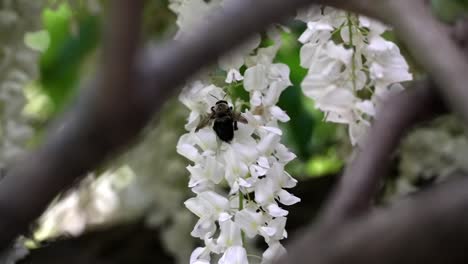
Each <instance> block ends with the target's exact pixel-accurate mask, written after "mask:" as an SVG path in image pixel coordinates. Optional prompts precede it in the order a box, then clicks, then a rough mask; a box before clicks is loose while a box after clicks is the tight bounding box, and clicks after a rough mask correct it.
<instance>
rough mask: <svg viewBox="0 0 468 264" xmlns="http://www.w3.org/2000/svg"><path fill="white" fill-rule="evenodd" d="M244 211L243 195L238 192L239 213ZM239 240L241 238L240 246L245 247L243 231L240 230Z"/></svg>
mask: <svg viewBox="0 0 468 264" xmlns="http://www.w3.org/2000/svg"><path fill="white" fill-rule="evenodd" d="M242 209H244V195H243V194H242V192H241V191H240V190H239V211H240V210H242ZM241 238H242V245H245V234H244V231H242V230H241Z"/></svg>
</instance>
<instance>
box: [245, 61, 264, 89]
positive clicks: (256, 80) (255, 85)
mask: <svg viewBox="0 0 468 264" xmlns="http://www.w3.org/2000/svg"><path fill="white" fill-rule="evenodd" d="M267 86H268V83H267V79H266V69H265V67H264V66H263V65H257V66H254V67H250V68H248V69H247V70H246V71H245V73H244V88H245V90H247V91H255V90H258V91H261V90H264V89H265V88H267Z"/></svg>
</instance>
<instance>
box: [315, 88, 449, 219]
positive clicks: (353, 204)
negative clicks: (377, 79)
mask: <svg viewBox="0 0 468 264" xmlns="http://www.w3.org/2000/svg"><path fill="white" fill-rule="evenodd" d="M434 90H435V88H434V86H433V85H431V83H430V82H429V81H419V82H415V83H414V84H413V85H412V87H410V88H409V89H408V90H407V91H405V92H403V93H401V94H398V95H396V96H394V97H392V98H389V99H388V101H386V102H385V103H384V105H383V108H382V109H381V110H380V111H379V112H378V114H377V117H376V120H375V122H374V124H373V125H372V128H371V129H370V130H369V133H368V135H367V138H366V141H365V143H364V144H363V145H362V146H363V148H362V149H359V150H357V153H356V154H357V155H356V157H355V158H354V160H353V161H351V163H350V165H349V166H347V168H346V169H345V171H344V175H343V176H342V178H341V181H340V183H339V185H338V188H337V190H336V191H335V194H334V195H333V196H332V197H333V198H332V200H331V201H330V203H329V204H328V206H327V207H326V211H325V213H324V215H325V217H324V219H325V220H324V222H326V223H327V225H331V224H332V222H336V221H340V220H343V219H345V218H346V217H349V216H356V215H359V214H361V213H363V212H365V211H366V209H368V208H369V207H370V205H371V203H372V200H373V197H374V195H375V193H376V192H377V190H378V187H379V183H380V181H381V180H382V177H383V176H384V175H385V174H386V173H385V172H386V171H388V170H387V166H388V163H389V159H390V156H391V154H392V153H393V152H394V151H395V149H396V148H397V147H398V145H399V142H400V140H401V138H402V137H403V135H404V134H405V133H406V132H407V131H408V129H409V128H411V127H412V126H413V125H414V124H415V123H417V122H421V121H425V120H427V119H430V118H433V117H434V116H435V115H436V114H440V113H441V112H442V111H443V106H442V102H440V99H439V97H438V96H437V95H436V94H435V92H434Z"/></svg>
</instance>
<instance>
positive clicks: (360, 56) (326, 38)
mask: <svg viewBox="0 0 468 264" xmlns="http://www.w3.org/2000/svg"><path fill="white" fill-rule="evenodd" d="M298 19H300V20H302V21H304V22H306V23H307V29H306V31H305V32H304V33H303V34H302V36H301V37H300V38H299V41H300V42H302V43H303V44H304V46H303V47H302V48H301V53H300V57H301V66H302V67H304V68H307V69H309V71H308V74H307V76H306V77H305V78H304V81H303V82H302V90H303V92H304V94H305V95H306V96H308V97H310V98H312V99H313V100H314V102H315V107H316V108H317V109H320V110H321V111H323V112H324V113H325V120H326V121H328V122H334V123H341V124H346V125H348V130H349V137H350V140H351V143H352V144H353V145H355V144H359V142H361V139H362V138H363V137H364V136H365V134H366V131H367V128H368V127H369V126H370V122H371V121H372V118H373V117H374V116H375V113H376V109H378V104H380V103H381V102H382V100H384V99H385V97H386V96H387V95H388V94H389V93H391V92H390V90H391V91H392V92H394V91H397V90H398V89H395V88H391V87H392V86H394V85H396V84H398V83H399V82H403V81H408V80H411V79H412V75H411V73H409V67H408V64H407V63H406V61H405V59H404V58H403V56H402V55H401V54H400V50H399V49H398V47H397V45H395V44H394V43H393V42H391V41H388V40H385V39H384V38H383V37H382V36H381V35H382V34H383V33H384V32H385V31H386V30H387V27H386V26H385V25H383V24H381V23H380V22H377V21H374V20H371V19H369V18H367V17H363V16H360V17H357V16H355V15H352V14H349V13H348V14H347V13H345V12H343V11H338V10H334V9H333V8H329V7H324V8H320V7H319V6H313V7H311V8H309V9H307V10H303V11H301V12H300V14H299V15H298ZM337 30H339V32H340V37H341V41H342V42H343V43H344V44H346V45H348V46H350V47H347V48H345V46H344V45H343V44H340V43H336V40H332V38H331V37H332V34H331V32H335V31H337ZM395 87H400V88H401V86H395ZM364 88H366V89H367V90H369V91H371V92H373V93H372V96H371V98H370V100H369V98H362V97H361V96H362V95H361V94H360V93H358V92H359V91H361V90H363V89H364ZM400 90H401V89H400Z"/></svg>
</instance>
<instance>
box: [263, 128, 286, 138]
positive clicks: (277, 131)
mask: <svg viewBox="0 0 468 264" xmlns="http://www.w3.org/2000/svg"><path fill="white" fill-rule="evenodd" d="M261 128H263V129H265V130H266V131H268V132H271V133H273V134H276V135H278V136H281V135H283V131H281V129H279V128H277V127H272V126H261Z"/></svg>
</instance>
